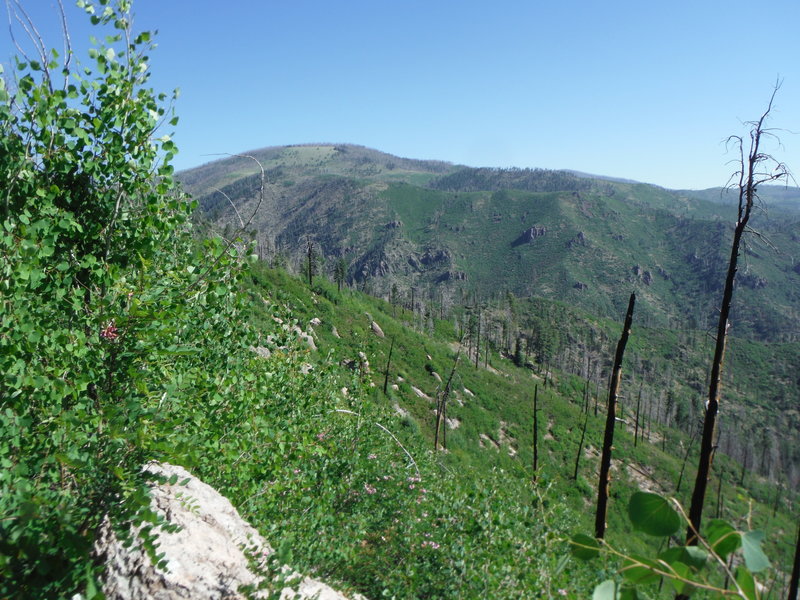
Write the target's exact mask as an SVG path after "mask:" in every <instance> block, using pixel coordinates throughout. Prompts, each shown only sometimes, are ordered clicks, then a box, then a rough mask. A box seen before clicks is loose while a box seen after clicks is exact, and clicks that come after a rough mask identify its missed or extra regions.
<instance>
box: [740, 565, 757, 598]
mask: <svg viewBox="0 0 800 600" xmlns="http://www.w3.org/2000/svg"><path fill="white" fill-rule="evenodd" d="M736 583H737V584H738V585H739V587H740V588H741V589H742V591H743V592H744V595H745V596H746V597H747V599H748V600H758V592H757V591H756V581H755V579H753V574H752V573H750V571H748V570H747V569H745V568H744V567H737V569H736Z"/></svg>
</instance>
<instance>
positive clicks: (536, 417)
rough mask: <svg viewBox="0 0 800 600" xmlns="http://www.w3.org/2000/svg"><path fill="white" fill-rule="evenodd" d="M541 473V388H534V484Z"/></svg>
mask: <svg viewBox="0 0 800 600" xmlns="http://www.w3.org/2000/svg"><path fill="white" fill-rule="evenodd" d="M538 472H539V386H538V384H537V385H536V386H535V387H534V388H533V482H534V483H536V477H537V474H538Z"/></svg>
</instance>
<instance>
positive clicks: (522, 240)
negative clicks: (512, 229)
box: [511, 225, 547, 248]
mask: <svg viewBox="0 0 800 600" xmlns="http://www.w3.org/2000/svg"><path fill="white" fill-rule="evenodd" d="M545 235H547V228H546V227H544V226H539V225H534V226H533V227H529V228H528V229H526V230H525V231H523V232H522V233H521V234H520V235H519V237H518V238H517V239H515V240H514V241H513V242H511V245H512V246H513V247H514V248H516V247H517V246H521V245H522V244H530V243H531V242H533V241H535V240H536V239H537V238H540V237H542V236H545Z"/></svg>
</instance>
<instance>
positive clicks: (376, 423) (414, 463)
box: [333, 408, 420, 477]
mask: <svg viewBox="0 0 800 600" xmlns="http://www.w3.org/2000/svg"><path fill="white" fill-rule="evenodd" d="M333 412H337V413H344V414H347V415H353V416H355V417H360V416H361V415H359V414H358V413H357V412H353V411H352V410H347V409H345V408H334V409H333ZM373 425H375V426H376V427H380V428H381V429H383V430H384V431H385V432H386V433H388V434H389V435H390V436H392V439H393V440H394V441H395V443H396V444H397V445H398V446H400V448H401V449H402V450H403V452H405V453H406V456H407V457H408V460H410V461H411V464H413V465H414V469H415V470H416V471H417V477H420V473H419V467H418V466H417V461H415V460H414V457H413V456H411V453H410V452H409V451H408V450H406V448H405V446H403V444H401V443H400V440H398V439H397V438H396V437H395V435H394V434H393V433H392V432H391V431H389V430H388V429H386V427H384V426H383V425H381V424H380V423H378V422H374V423H373Z"/></svg>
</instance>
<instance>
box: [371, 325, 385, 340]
mask: <svg viewBox="0 0 800 600" xmlns="http://www.w3.org/2000/svg"><path fill="white" fill-rule="evenodd" d="M370 327H372V333H374V334H375V335H377V336H378V337H381V338H382V337H386V335H385V334H384V333H383V329H381V326H380V325H378V324H377V323H376V322H375V321H373V322H372V323H371V324H370Z"/></svg>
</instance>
